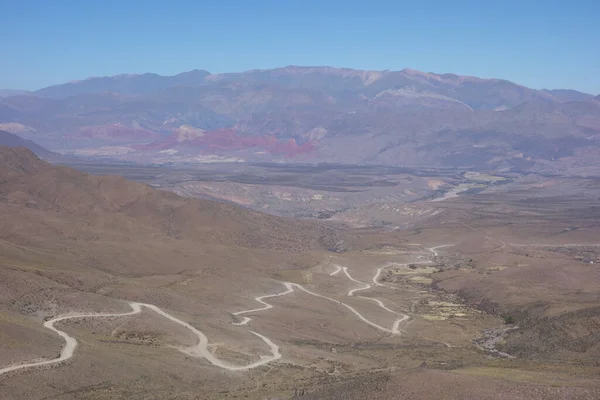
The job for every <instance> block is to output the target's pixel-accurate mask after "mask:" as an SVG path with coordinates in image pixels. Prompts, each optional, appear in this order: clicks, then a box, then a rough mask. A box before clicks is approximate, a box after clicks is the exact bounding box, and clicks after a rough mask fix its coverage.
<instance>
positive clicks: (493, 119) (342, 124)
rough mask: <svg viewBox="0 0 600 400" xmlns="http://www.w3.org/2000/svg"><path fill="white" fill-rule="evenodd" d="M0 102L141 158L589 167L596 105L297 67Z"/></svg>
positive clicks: (160, 79) (511, 87) (461, 82)
mask: <svg viewBox="0 0 600 400" xmlns="http://www.w3.org/2000/svg"><path fill="white" fill-rule="evenodd" d="M14 94H15V95H10V93H9V95H8V97H3V98H1V99H0V129H3V130H6V131H9V132H11V133H14V134H17V135H20V136H22V137H24V138H27V139H31V140H34V141H36V142H38V143H39V144H41V145H42V146H46V147H48V148H49V149H50V150H52V151H58V152H61V153H69V154H71V155H77V156H84V157H92V158H95V159H104V160H106V159H110V160H112V161H115V160H120V161H127V162H136V163H153V164H165V163H177V164H182V163H208V162H242V161H246V162H264V161H268V162H285V163H319V162H327V163H345V164H357V163H360V164H378V165H382V164H383V165H395V166H398V165H403V166H407V165H408V166H428V167H431V166H435V167H475V168H478V169H482V170H492V169H502V170H516V171H522V170H530V171H543V172H552V173H554V172H557V171H559V172H561V173H566V172H568V171H572V172H573V173H575V174H582V173H584V174H590V173H594V171H596V170H595V168H596V166H597V163H596V161H594V160H596V159H597V156H598V151H599V143H600V142H599V137H600V136H599V134H600V103H599V102H598V99H597V97H596V98H595V97H593V96H592V95H589V94H585V93H580V92H576V91H570V90H543V91H540V90H533V89H529V88H526V87H523V86H521V85H518V84H515V83H512V82H509V81H505V80H499V79H480V78H476V77H470V76H460V75H454V74H435V73H426V72H421V71H415V70H410V69H405V70H402V71H360V70H351V69H343V68H330V67H298V66H289V67H285V68H277V69H272V70H253V71H247V72H242V73H231V74H210V73H208V72H207V71H198V70H196V71H190V72H186V73H182V74H179V75H175V76H160V75H156V74H142V75H119V76H114V77H103V78H90V79H87V80H83V81H78V82H70V83H66V84H63V85H57V86H52V87H48V88H44V89H41V90H38V91H35V92H31V93H26V94H19V93H14Z"/></svg>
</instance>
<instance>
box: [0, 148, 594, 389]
mask: <svg viewBox="0 0 600 400" xmlns="http://www.w3.org/2000/svg"><path fill="white" fill-rule="evenodd" d="M88 167H89V166H88ZM89 168H91V167H89ZM113 168H115V170H113V172H114V171H116V170H117V169H118V166H113ZM150 170H151V168H150ZM259 170H260V169H259ZM124 171H127V173H128V174H130V175H137V176H138V178H139V177H140V175H142V172H143V173H144V174H146V175H145V176H146V177H147V176H148V175H151V174H150V173H149V172H148V170H141V169H139V168H138V169H124ZM263 171H264V170H263ZM96 172H97V171H96ZM367 172H368V170H361V169H358V170H351V172H348V171H345V172H343V171H341V170H340V169H333V170H332V169H327V168H326V169H324V170H322V171H321V173H322V174H324V175H323V176H327V175H328V174H334V176H335V179H332V180H333V181H337V182H338V185H339V186H340V187H343V186H344V185H345V184H344V182H345V179H348V180H349V181H352V179H354V178H353V177H355V178H357V180H356V181H355V182H354V184H355V185H356V184H359V183H361V182H363V183H364V182H369V179H367V178H366V177H367V176H368V173H367ZM388 172H389V171H388ZM422 172H423V171H421V172H419V173H422ZM228 173H229V174H231V175H229V178H231V181H232V182H236V180H237V181H239V180H240V179H241V178H240V176H238V178H233V177H235V175H236V173H235V171H229V172H228ZM279 173H280V174H282V175H292V176H296V178H297V179H298V180H299V182H304V183H308V182H310V179H309V178H306V177H305V178H301V177H302V173H301V172H299V173H297V174H296V175H294V174H290V170H283V171H279ZM313 173H315V171H313ZM396 173H398V174H399V171H396ZM316 174H317V175H319V174H318V173H316ZM403 174H405V175H404V179H405V178H407V177H408V176H409V175H411V174H409V172H408V171H404V172H403ZM428 174H429V175H431V171H429V172H428ZM440 174H441V175H439V176H437V178H436V180H438V181H444V180H452V179H455V176H454V175H453V174H450V175H444V173H443V172H441V173H440ZM311 175H312V173H311ZM392 175H393V174H391V175H390V176H392ZM252 176H253V175H246V177H245V178H244V179H255V177H252ZM411 176H412V179H414V180H416V181H417V182H419V179H424V181H423V182H425V181H430V180H431V179H430V178H431V176H429V177H427V176H425V177H423V176H420V175H419V174H414V175H411ZM461 176H463V177H464V174H463V175H461ZM466 176H467V178H468V179H471V180H477V179H478V180H480V181H481V180H486V181H493V180H494V179H493V177H491V176H486V175H482V174H473V173H469V174H468V175H466ZM344 177H346V178H344ZM358 178H360V179H358ZM388 178H389V177H388ZM286 179H288V181H289V180H290V179H291V178H290V177H289V176H288V177H287V178H286ZM303 179H304V180H303ZM140 180H143V179H140ZM165 181H168V177H167V178H165ZM267 183H268V182H263V184H265V185H266V184H267ZM316 183H317V182H316V181H315V182H313V183H312V184H316ZM430 183H431V182H430ZM436 185H437V184H436ZM436 185H434V186H436ZM267 186H268V185H267ZM275 186H276V185H275ZM275 189H276V188H273V190H275ZM329 189H331V188H329ZM599 195H600V186H599V185H598V181H597V180H596V179H593V178H575V177H558V176H550V177H544V176H539V175H528V176H523V177H519V178H516V179H514V180H513V181H511V182H508V183H505V184H502V185H488V186H487V187H486V188H484V189H483V190H482V191H480V192H479V193H471V194H468V193H467V194H462V195H458V196H450V197H446V198H444V196H443V197H442V200H440V201H433V200H436V198H434V199H431V198H425V199H415V200H414V201H413V202H412V203H410V204H411V207H415V208H419V207H420V208H423V209H424V208H427V209H430V210H432V211H433V212H431V213H423V214H421V215H420V216H416V217H414V218H413V219H412V220H411V221H410V223H409V222H407V224H406V226H405V227H403V229H390V228H389V227H388V228H386V229H381V228H375V227H369V228H365V227H363V228H353V227H350V226H348V224H347V223H344V221H341V220H337V221H336V220H332V221H326V220H324V219H318V220H317V219H315V218H311V219H305V220H297V219H291V218H284V217H279V216H274V215H268V214H263V213H260V212H257V211H253V210H249V209H247V208H241V207H239V206H237V205H234V204H227V203H220V202H215V201H212V200H207V199H187V198H182V197H179V196H177V195H176V194H173V193H170V192H168V191H163V190H158V189H156V188H152V187H150V186H148V185H145V184H141V183H135V182H131V181H127V180H125V179H124V178H122V177H116V176H98V175H88V174H86V173H83V172H79V171H76V170H73V169H70V168H67V167H57V166H52V165H50V164H48V163H45V162H43V161H41V160H39V159H38V158H37V157H36V156H35V155H34V154H33V153H31V152H30V151H28V150H26V149H23V148H17V149H14V148H13V149H11V148H6V147H0V225H1V226H2V229H1V230H0V335H1V336H0V337H1V338H2V340H1V341H0V360H2V364H1V365H0V385H1V386H2V391H0V398H6V399H43V398H48V396H54V397H58V398H65V399H115V398H123V399H125V398H127V399H131V398H134V399H135V398H139V399H147V398H156V399H163V398H178V399H197V398H201V399H232V398H250V399H260V400H262V399H265V398H280V399H291V398H306V399H316V398H319V399H338V398H350V399H354V398H355V399H364V398H373V399H387V398H390V399H392V398H398V397H399V396H403V397H405V398H413V399H428V398H432V397H436V398H447V399H461V398H465V397H470V396H473V395H475V396H479V397H481V398H489V399H509V398H518V399H571V398H581V399H595V398H598V395H599V386H598V379H597V377H598V374H599V373H600V370H599V368H600V366H598V364H597V360H598V356H599V355H600V354H599V353H598V351H599V349H600V338H599V337H598V335H597V332H598V299H599V297H598V296H599V294H600V292H599V290H598V285H597V284H596V282H597V281H598V279H599V278H600V277H599V276H598V269H597V267H596V264H597V263H596V261H597V260H598V257H599V253H598V248H600V247H599V246H600V243H597V242H596V241H595V238H597V237H599V236H598V234H599V231H598V230H599V229H600V222H598V221H599V215H598V208H597V206H596V199H597V197H598V196H599ZM390 204H391V201H390ZM395 207H397V208H398V207H400V205H398V204H396V205H395ZM356 212H357V215H358V214H360V212H359V211H356ZM381 216H382V218H385V215H383V214H382V215H381ZM60 332H62V334H64V336H63V335H62V334H60ZM500 353H502V354H506V355H509V356H507V357H498V355H499V354H500ZM502 354H500V355H502ZM432 382H435V384H432ZM401 398H402V397H401Z"/></svg>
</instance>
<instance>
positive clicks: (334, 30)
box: [0, 0, 600, 94]
mask: <svg viewBox="0 0 600 400" xmlns="http://www.w3.org/2000/svg"><path fill="white" fill-rule="evenodd" d="M599 20H600V1H599V0H571V1H554V0H546V1H541V0H540V1H534V0H521V1H513V0H505V1H491V0H481V1H460V0H456V1H435V0H430V1H422V2H420V1H414V0H413V1H410V2H406V1H377V0H372V1H360V2H359V1H337V0H329V1H328V0H321V1H312V0H302V1H299V0H278V1H271V0H268V1H267V0H265V1H261V0H256V1H253V0H246V1H243V0H239V1H231V0H229V1H228V0H221V1H220V0H212V1H205V0H193V1H192V0H190V1H188V0H178V1H166V0H165V1H161V0H146V1H138V0H120V1H114V0H103V1H100V0H78V1H67V0H53V1H49V0H44V1H39V0H38V1H32V0H19V1H11V0H0V50H1V54H2V60H1V62H0V88H4V89H7V88H9V89H37V88H41V87H44V86H48V85H51V84H57V83H63V82H66V81H69V80H77V79H83V78H86V77H89V76H106V75H115V74H120V73H141V72H156V73H159V74H164V75H172V74H175V73H179V72H183V71H188V70H191V69H196V68H197V69H207V70H209V71H211V72H215V73H217V72H235V71H243V70H248V69H253V68H272V67H278V66H285V65H292V64H293V65H331V66H343V67H349V68H358V69H377V70H381V69H390V70H398V69H403V68H413V69H419V70H424V71H431V72H439V73H444V72H453V73H457V74H463V75H476V76H481V77H488V78H489V77H495V78H504V79H508V80H512V81H515V82H517V83H521V84H523V85H526V86H530V87H534V88H540V89H541V88H572V89H577V90H581V91H585V92H589V93H594V94H598V93H600V22H599Z"/></svg>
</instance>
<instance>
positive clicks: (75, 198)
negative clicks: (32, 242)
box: [0, 147, 337, 251]
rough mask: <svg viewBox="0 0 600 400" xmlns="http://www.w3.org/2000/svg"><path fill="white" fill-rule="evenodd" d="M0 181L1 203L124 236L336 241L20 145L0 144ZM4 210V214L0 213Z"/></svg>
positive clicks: (314, 227)
mask: <svg viewBox="0 0 600 400" xmlns="http://www.w3.org/2000/svg"><path fill="white" fill-rule="evenodd" d="M0 180H1V181H2V182H3V184H2V185H1V186H0V199H2V206H3V207H8V208H16V207H22V206H27V207H29V208H34V209H35V210H36V213H48V212H52V213H55V215H58V216H60V217H61V218H64V219H65V221H66V220H73V221H74V220H77V219H79V218H81V219H83V220H86V226H87V227H88V228H89V229H92V228H93V227H94V225H95V224H98V225H100V224H102V225H104V226H106V225H107V224H108V223H109V222H108V221H110V225H111V227H112V228H114V229H115V230H117V231H120V232H122V233H123V234H135V233H136V232H139V231H140V230H144V229H145V230H152V231H154V232H153V234H154V235H158V236H163V237H164V238H170V237H172V238H177V239H186V240H194V241H197V242H198V243H202V244H213V245H239V246H242V247H252V248H263V249H275V250H286V251H300V250H308V249H315V248H320V247H323V246H328V245H333V244H334V243H335V241H336V240H335V237H336V235H337V233H336V232H335V231H334V230H332V229H331V228H328V227H325V226H323V225H319V224H315V223H312V222H300V221H293V220H288V219H284V218H278V217H274V216H271V215H266V214H262V213H259V212H256V211H251V210H246V209H242V208H240V207H237V206H233V205H229V204H224V203H218V202H214V201H210V200H193V199H183V198H180V197H178V196H177V195H175V194H173V193H170V192H165V191H160V190H155V189H152V188H151V187H149V186H147V185H144V184H139V183H134V182H130V181H127V180H125V179H124V178H121V177H116V176H107V177H98V176H92V175H87V174H84V173H81V172H78V171H75V170H73V169H70V168H65V167H55V166H52V165H50V164H48V163H45V162H43V161H41V160H40V159H38V158H37V157H36V156H35V155H34V154H33V153H32V152H31V151H29V150H27V149H24V148H16V149H12V148H6V147H0ZM10 214H11V213H4V212H3V215H4V216H5V217H8V216H9V215H10ZM13 215H14V214H13ZM97 227H99V226H97ZM22 233H23V234H26V232H22Z"/></svg>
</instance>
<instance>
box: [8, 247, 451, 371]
mask: <svg viewBox="0 0 600 400" xmlns="http://www.w3.org/2000/svg"><path fill="white" fill-rule="evenodd" d="M450 246H453V245H440V246H436V247H431V248H429V249H428V250H429V251H430V252H431V253H432V254H433V255H434V256H437V255H438V252H437V251H436V249H439V248H442V247H450ZM426 263H431V261H428V262H423V263H419V264H426ZM392 265H394V264H389V265H386V266H383V267H380V268H378V269H377V270H376V272H375V275H374V276H373V278H372V282H373V284H369V283H365V282H361V281H359V280H357V279H355V278H353V277H352V275H350V272H349V271H348V268H347V267H341V266H339V265H336V269H335V270H334V271H333V272H331V273H330V274H329V275H330V276H335V275H337V274H339V272H343V273H344V275H346V277H347V278H348V279H349V280H350V281H352V282H354V283H357V284H359V285H362V286H360V287H358V288H354V289H350V290H349V291H348V293H347V294H346V296H349V297H353V296H354V294H355V293H356V292H359V291H363V290H367V289H370V288H372V287H373V286H383V287H388V285H384V284H382V283H379V276H380V275H381V271H382V270H383V269H385V268H388V267H390V266H392ZM283 285H284V286H285V288H286V290H285V291H283V292H280V293H275V294H270V295H265V296H258V297H255V298H254V300H256V301H257V302H259V303H261V304H263V307H259V308H253V309H250V310H243V311H237V312H234V313H232V315H234V316H240V315H244V314H252V313H256V312H261V311H266V310H269V309H271V308H273V306H272V305H271V304H269V303H267V302H266V301H264V300H265V299H269V298H275V297H280V296H285V295H288V294H291V293H293V292H294V291H295V290H300V291H302V292H304V293H307V294H309V295H311V296H315V297H318V298H321V299H325V300H328V301H330V302H332V303H335V304H338V305H340V306H342V307H345V308H346V309H348V310H349V311H350V312H351V313H352V314H354V315H355V316H356V317H357V318H358V319H359V320H361V321H363V322H364V323H366V324H368V325H370V326H372V327H374V328H376V329H378V330H380V331H382V332H386V333H389V334H392V335H398V334H400V333H401V329H400V324H401V323H403V322H404V321H406V320H408V319H409V318H410V317H409V316H408V315H406V314H402V313H399V312H396V311H394V310H392V309H390V308H389V307H387V306H386V305H385V304H384V303H383V302H382V301H381V300H379V299H375V298H372V297H365V296H357V297H358V298H361V299H365V300H369V301H373V302H375V303H376V304H377V305H378V306H379V307H381V308H382V309H383V310H385V311H386V312H388V313H391V314H394V316H395V317H399V318H395V319H394V321H393V323H392V326H391V328H387V327H384V326H381V325H379V324H377V323H375V322H373V321H371V320H369V319H368V318H367V317H365V316H364V315H363V314H361V313H360V312H359V311H357V310H356V309H355V308H354V307H352V306H351V305H349V304H346V303H344V302H342V301H340V300H336V299H334V298H331V297H328V296H324V295H322V294H318V293H315V292H313V291H311V290H308V289H306V288H305V287H303V286H302V285H300V284H297V283H291V282H283ZM392 288H393V287H392ZM128 304H129V306H130V307H131V311H129V312H126V313H87V314H70V315H64V316H60V317H56V318H53V319H50V320H48V321H46V322H44V327H46V328H48V329H50V330H52V331H54V332H56V333H57V334H58V335H59V336H60V337H62V338H63V339H64V341H65V344H64V346H63V348H62V349H61V352H60V356H59V357H57V358H55V359H52V360H44V361H37V362H30V363H26V364H20V365H13V366H9V367H5V368H2V369H0V375H3V374H6V373H9V372H13V371H17V370H22V369H28V368H35V367H41V366H46V365H51V364H57V363H61V362H63V361H66V360H69V359H70V358H72V357H73V354H74V352H75V349H76V348H77V340H76V339H75V338H74V337H72V336H69V335H68V334H67V333H66V332H64V331H61V330H60V329H57V328H56V327H55V326H54V324H55V323H57V322H61V321H66V320H69V319H78V318H116V317H127V316H131V315H135V314H139V313H141V312H142V308H147V309H149V310H152V311H154V312H155V313H157V314H159V315H160V316H162V317H164V318H167V319H168V320H170V321H172V322H174V323H176V324H179V325H182V326H184V327H185V328H187V329H189V330H190V331H191V332H192V333H193V334H195V335H196V336H197V337H198V343H197V344H196V345H194V346H190V347H182V348H179V349H178V350H179V351H181V352H183V353H185V354H188V355H190V356H192V357H197V358H204V359H206V360H207V361H208V362H209V363H211V364H212V365H214V366H217V367H220V368H223V369H226V370H228V371H247V370H249V369H253V368H256V367H260V366H262V365H265V364H268V363H270V362H272V361H275V360H278V359H280V358H281V357H282V356H281V353H280V351H279V350H280V349H279V346H278V345H276V344H275V343H273V341H271V339H269V338H268V337H266V336H264V335H262V334H260V333H258V332H255V331H250V333H252V334H253V335H255V336H257V337H258V338H260V339H261V340H262V341H263V342H265V344H266V345H267V346H268V347H269V350H270V353H271V354H270V355H264V356H261V357H260V359H259V360H257V361H255V362H252V363H250V364H246V365H235V364H232V363H229V362H227V361H223V360H221V359H219V358H217V357H216V356H214V355H213V354H212V353H211V352H210V351H209V350H208V338H207V337H206V335H204V333H202V332H201V331H200V330H198V329H196V328H195V327H193V326H192V325H190V324H189V323H187V322H185V321H182V320H180V319H179V318H176V317H174V316H172V315H171V314H169V313H167V312H165V311H163V310H162V309H160V308H159V307H157V306H155V305H153V304H146V303H137V302H128ZM251 320H252V319H251V318H250V317H243V319H242V320H241V321H239V322H234V323H233V324H234V325H237V326H243V325H247V324H248V323H249V322H250V321H251Z"/></svg>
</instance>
